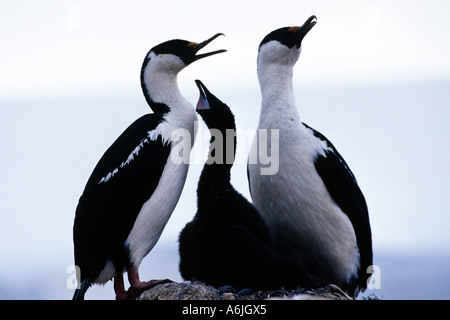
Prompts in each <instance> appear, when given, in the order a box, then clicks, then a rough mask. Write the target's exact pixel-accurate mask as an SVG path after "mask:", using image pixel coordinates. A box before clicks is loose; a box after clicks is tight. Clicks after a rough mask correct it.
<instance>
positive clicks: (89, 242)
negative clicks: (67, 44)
mask: <svg viewBox="0 0 450 320" xmlns="http://www.w3.org/2000/svg"><path fill="white" fill-rule="evenodd" d="M219 35H221V34H216V35H215V36H213V37H212V38H210V39H208V40H206V41H204V42H202V43H200V44H198V43H194V42H188V41H184V40H171V41H167V42H164V43H161V44H159V45H157V46H155V47H154V48H153V49H151V50H150V51H149V52H148V54H147V55H146V57H145V59H144V63H143V65H142V69H141V86H142V90H143V92H144V96H145V99H146V100H147V102H148V104H149V106H150V108H151V109H152V110H153V113H151V114H146V115H144V116H142V117H141V118H139V119H137V120H136V121H135V122H134V123H133V124H131V125H130V126H129V127H128V128H127V129H126V130H125V131H124V132H123V133H122V134H121V135H120V136H119V137H118V138H117V140H116V141H115V142H114V143H113V144H112V145H111V147H109V149H108V150H106V152H105V153H104V155H103V156H102V157H101V159H100V161H99V162H98V164H97V165H96V167H95V169H94V171H93V172H92V174H91V176H90V178H89V180H88V182H87V184H86V187H85V189H84V191H83V194H82V195H81V197H80V200H79V203H78V206H77V209H76V215H75V222H74V227H73V241H74V247H75V264H76V265H77V267H78V271H79V272H78V275H77V277H78V278H79V279H80V282H81V283H80V288H79V289H77V290H76V291H75V294H74V297H73V298H74V299H83V298H84V294H85V292H86V290H87V289H88V288H89V287H90V285H91V284H93V283H99V284H104V283H106V282H107V281H109V280H111V279H113V278H114V290H115V293H116V298H117V299H126V298H127V297H128V296H129V295H130V294H132V292H133V291H134V292H135V293H136V291H138V290H140V289H142V288H145V287H146V286H148V285H151V284H154V283H155V282H154V281H153V282H152V281H150V282H141V281H140V280H139V274H138V268H139V265H140V263H141V261H142V259H143V258H144V257H145V256H146V255H147V254H148V253H149V252H150V250H152V248H153V246H154V245H155V244H156V242H157V241H158V239H159V237H160V235H161V233H162V231H163V229H164V227H165V225H166V223H167V221H168V220H169V218H170V216H171V214H172V211H173V210H174V208H175V206H176V204H177V202H178V199H179V197H180V194H181V191H182V189H183V186H184V183H185V180H186V175H187V171H188V166H189V165H188V163H189V161H187V160H189V154H190V149H191V147H192V144H193V142H194V139H195V137H194V121H195V120H196V119H197V116H196V113H195V110H194V107H193V106H192V105H191V104H190V103H189V102H188V101H187V100H186V99H185V98H184V97H183V96H182V95H181V93H180V91H179V89H178V84H177V74H178V73H179V72H180V71H181V70H182V69H183V68H184V67H186V66H188V65H189V64H191V63H192V62H194V61H197V60H199V59H201V58H204V57H207V56H210V55H213V54H216V53H220V52H224V51H225V50H218V51H214V52H210V53H205V54H197V53H198V51H199V50H200V49H202V48H203V47H205V46H206V45H207V44H208V43H210V42H211V41H212V40H214V39H215V38H216V37H218V36H219ZM177 132H178V134H177ZM180 132H186V133H188V135H187V136H184V139H181V138H180V137H179V133H180ZM186 159H187V160H186ZM124 272H127V273H128V280H129V282H130V284H131V290H130V291H129V292H127V291H126V290H125V288H124V280H123V273H124Z"/></svg>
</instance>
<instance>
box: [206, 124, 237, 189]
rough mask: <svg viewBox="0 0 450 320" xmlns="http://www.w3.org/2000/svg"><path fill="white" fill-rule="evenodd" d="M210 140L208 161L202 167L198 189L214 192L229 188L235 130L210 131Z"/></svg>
mask: <svg viewBox="0 0 450 320" xmlns="http://www.w3.org/2000/svg"><path fill="white" fill-rule="evenodd" d="M210 132H211V140H210V145H209V153H208V159H207V161H206V163H205V165H204V167H203V171H202V174H201V176H200V181H199V189H201V188H207V189H209V191H210V192H212V193H214V191H215V190H223V189H224V188H229V187H230V186H231V183H230V178H231V174H230V170H231V167H232V166H233V163H234V157H235V154H236V129H235V128H230V129H210Z"/></svg>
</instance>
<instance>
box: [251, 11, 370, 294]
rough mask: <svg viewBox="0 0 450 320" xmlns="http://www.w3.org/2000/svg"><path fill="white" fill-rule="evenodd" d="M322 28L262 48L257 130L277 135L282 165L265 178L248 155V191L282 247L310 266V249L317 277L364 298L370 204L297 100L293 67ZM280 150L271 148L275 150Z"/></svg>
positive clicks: (294, 30) (286, 35)
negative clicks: (307, 37)
mask: <svg viewBox="0 0 450 320" xmlns="http://www.w3.org/2000/svg"><path fill="white" fill-rule="evenodd" d="M315 24H316V17H315V16H312V17H310V18H309V19H308V20H307V21H306V22H305V23H304V24H303V25H302V26H301V27H286V28H280V29H277V30H275V31H272V32H270V33H269V34H268V35H267V36H266V37H264V39H263V40H262V42H261V44H260V46H259V51H258V79H259V84H260V88H261V94H262V105H261V113H260V118H259V125H258V129H259V130H269V131H270V130H274V129H275V130H278V135H279V143H278V145H277V146H276V147H277V148H278V152H279V162H278V172H276V173H274V174H262V172H263V169H264V167H265V166H264V164H262V163H261V161H259V160H258V161H255V162H253V163H252V162H250V159H251V158H250V157H249V164H248V176H249V186H250V191H251V196H252V199H253V203H254V205H255V206H256V208H257V209H258V210H259V212H260V213H261V215H262V216H263V217H264V220H265V221H266V223H267V224H268V226H269V228H270V230H271V233H272V236H273V238H274V241H275V247H276V249H277V250H278V251H279V252H280V253H282V254H284V255H287V256H291V257H296V258H297V259H301V260H302V261H303V263H304V265H305V266H306V264H308V260H309V258H307V257H306V256H305V252H308V253H309V254H310V256H315V257H316V258H318V259H319V260H321V261H322V262H321V263H320V264H318V263H317V261H313V260H311V261H310V263H309V265H310V266H311V267H310V269H315V271H316V273H317V274H316V275H317V276H319V277H320V278H322V279H327V280H329V281H330V282H332V283H335V284H337V285H339V286H341V287H342V288H344V289H346V290H347V291H348V292H351V293H354V292H355V293H356V294H357V293H358V288H359V289H364V288H366V281H367V278H368V275H367V273H366V272H367V268H368V267H369V266H370V265H372V240H371V228H370V223H369V215H368V209H367V205H366V201H365V199H364V196H363V194H362V192H361V190H360V188H359V186H358V183H357V181H356V179H355V176H354V175H353V173H352V171H351V170H350V168H349V166H348V165H347V163H346V162H345V160H344V159H343V158H342V156H341V155H340V154H339V152H338V151H337V150H336V148H335V147H334V146H333V144H332V143H331V142H330V141H329V140H328V139H327V138H326V137H325V136H324V135H323V134H321V133H320V132H318V131H316V130H314V129H312V128H311V127H309V126H308V125H306V124H304V123H302V122H301V121H300V117H299V114H298V111H297V107H296V104H295V100H294V90H293V84H292V77H293V68H294V65H295V63H296V62H297V60H298V58H299V56H300V52H301V50H302V45H301V43H302V40H303V38H304V37H305V35H306V34H307V33H308V32H309V31H310V30H311V28H312V27H313V26H314V25H315ZM267 143H269V141H264V140H263V139H262V140H259V141H258V140H257V139H255V141H254V146H253V148H252V149H253V150H256V152H259V151H258V150H259V147H260V146H261V145H262V144H263V145H266V144H267ZM273 147H274V146H271V145H269V146H268V147H267V148H268V150H269V151H268V152H273V150H274V149H273ZM271 150H272V151H271ZM253 159H255V156H254V155H253ZM305 261H306V262H305ZM305 263H306V264H305ZM355 289H356V291H355Z"/></svg>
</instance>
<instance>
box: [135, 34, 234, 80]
mask: <svg viewBox="0 0 450 320" xmlns="http://www.w3.org/2000/svg"><path fill="white" fill-rule="evenodd" d="M221 35H223V33H217V34H216V35H214V36H212V37H211V38H209V39H208V40H205V41H203V42H201V43H196V42H189V41H186V40H179V39H176V40H169V41H166V42H163V43H161V44H159V45H157V46H155V47H153V48H152V49H151V50H150V51H149V52H148V53H147V56H146V57H145V60H144V63H143V65H142V73H144V71H145V69H146V68H147V66H149V65H151V64H154V65H155V66H156V67H160V68H161V69H163V70H165V71H167V72H172V73H175V74H176V73H178V72H179V71H181V70H182V69H183V68H184V67H186V66H188V65H189V64H191V63H192V62H194V61H197V60H200V59H202V58H205V57H209V56H212V55H214V54H218V53H222V52H226V50H216V51H213V52H208V53H203V54H197V53H198V52H199V51H200V50H201V49H202V48H204V47H206V46H207V45H208V44H209V43H210V42H211V41H213V40H214V39H216V38H217V37H219V36H221ZM155 58H159V59H155Z"/></svg>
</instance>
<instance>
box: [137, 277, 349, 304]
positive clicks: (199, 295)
mask: <svg viewBox="0 0 450 320" xmlns="http://www.w3.org/2000/svg"><path fill="white" fill-rule="evenodd" d="M233 291H234V290H233V288H231V287H221V288H219V289H217V288H214V287H212V286H208V285H206V284H204V283H202V282H197V281H195V282H183V283H177V282H171V283H164V284H160V285H157V286H155V287H153V288H150V289H148V290H147V291H145V292H143V293H142V294H141V295H140V296H139V297H138V298H137V299H138V300H264V299H275V300H352V298H351V297H350V296H348V295H347V294H346V293H345V292H343V291H342V290H341V289H340V288H339V287H338V286H335V285H332V284H330V285H328V286H326V287H324V288H319V289H308V290H306V289H303V288H298V289H295V290H286V289H284V288H281V289H278V290H273V291H258V292H254V293H248V294H237V293H235V292H233Z"/></svg>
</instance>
